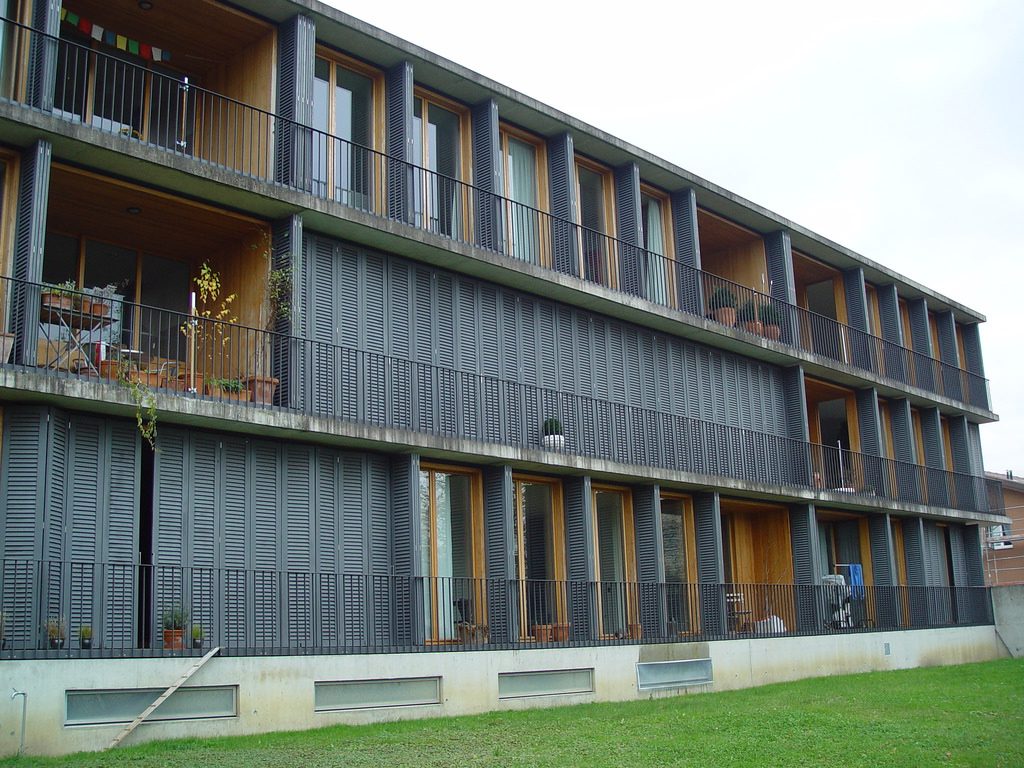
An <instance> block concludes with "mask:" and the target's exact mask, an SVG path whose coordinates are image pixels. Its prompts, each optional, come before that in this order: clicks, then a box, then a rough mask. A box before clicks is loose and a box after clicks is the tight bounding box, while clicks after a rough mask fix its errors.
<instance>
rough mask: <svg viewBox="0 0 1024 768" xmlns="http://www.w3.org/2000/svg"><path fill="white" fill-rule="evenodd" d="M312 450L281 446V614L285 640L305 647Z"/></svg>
mask: <svg viewBox="0 0 1024 768" xmlns="http://www.w3.org/2000/svg"><path fill="white" fill-rule="evenodd" d="M313 462H314V455H313V449H312V448H309V447H307V446H301V445H295V444H286V445H285V446H284V500H283V501H284V506H283V508H282V512H283V514H284V548H283V551H282V555H283V560H284V562H283V566H284V571H285V574H284V578H285V594H284V604H285V613H284V615H283V616H282V619H283V621H284V629H285V632H286V635H285V638H284V639H285V643H286V645H288V646H289V647H292V648H303V647H308V646H309V645H311V644H312V639H313V638H312V636H313V605H312V594H313V589H312V586H313V585H312V579H311V576H310V574H311V572H312V567H313V505H314V503H315V500H314V495H313V487H312V486H313V469H314V465H313Z"/></svg>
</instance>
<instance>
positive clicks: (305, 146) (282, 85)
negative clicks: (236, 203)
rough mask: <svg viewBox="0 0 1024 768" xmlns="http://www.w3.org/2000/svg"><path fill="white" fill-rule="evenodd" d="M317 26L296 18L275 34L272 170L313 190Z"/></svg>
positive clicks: (299, 186)
mask: <svg viewBox="0 0 1024 768" xmlns="http://www.w3.org/2000/svg"><path fill="white" fill-rule="evenodd" d="M315 56H316V24H315V23H314V21H313V19H311V18H310V17H308V16H303V15H301V14H300V15H297V16H294V17H292V18H291V19H289V20H288V21H286V22H284V23H283V24H282V25H281V26H280V27H279V29H278V35H277V76H278V90H277V112H278V115H279V116H280V117H281V118H282V119H281V121H280V123H281V124H280V125H278V129H277V133H276V135H277V146H276V148H275V149H276V152H277V159H276V162H275V169H276V173H277V180H278V182H280V183H281V184H284V185H286V186H289V187H294V188H296V189H301V190H304V191H306V192H310V191H312V182H313V142H314V141H324V140H325V137H324V136H323V135H322V134H321V135H315V134H314V133H313V132H312V130H311V129H310V127H309V126H311V125H312V124H313V67H314V62H315Z"/></svg>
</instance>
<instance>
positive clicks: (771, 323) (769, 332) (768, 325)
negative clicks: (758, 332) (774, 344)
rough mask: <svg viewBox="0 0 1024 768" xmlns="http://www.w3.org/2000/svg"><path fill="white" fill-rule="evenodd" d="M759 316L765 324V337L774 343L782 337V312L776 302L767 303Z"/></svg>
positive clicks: (760, 309)
mask: <svg viewBox="0 0 1024 768" xmlns="http://www.w3.org/2000/svg"><path fill="white" fill-rule="evenodd" d="M757 316H758V317H759V318H760V319H761V322H762V323H764V335H765V336H767V337H768V338H769V339H772V340H773V341H778V340H779V339H780V338H781V336H782V310H781V309H779V307H778V305H777V304H776V303H775V302H774V301H766V302H764V303H763V304H762V305H761V307H760V308H759V309H758V311H757Z"/></svg>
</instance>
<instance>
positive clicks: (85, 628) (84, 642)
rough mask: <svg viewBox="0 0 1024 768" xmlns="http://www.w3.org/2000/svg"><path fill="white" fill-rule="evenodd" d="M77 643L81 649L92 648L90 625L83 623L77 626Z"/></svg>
mask: <svg viewBox="0 0 1024 768" xmlns="http://www.w3.org/2000/svg"><path fill="white" fill-rule="evenodd" d="M78 644H79V645H80V646H81V647H82V650H85V651H87V650H89V649H90V648H92V625H91V624H83V625H82V626H80V627H79V628H78Z"/></svg>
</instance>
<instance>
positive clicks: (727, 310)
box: [708, 285, 736, 328]
mask: <svg viewBox="0 0 1024 768" xmlns="http://www.w3.org/2000/svg"><path fill="white" fill-rule="evenodd" d="M708 309H710V310H711V316H712V317H714V318H715V322H716V323H721V324H722V325H727V326H729V327H730V328H731V327H732V326H734V325H736V294H735V293H733V292H732V291H730V290H729V289H728V288H726V287H725V286H724V285H723V286H722V287H721V288H716V289H715V292H714V293H712V294H711V298H710V299H708Z"/></svg>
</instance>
